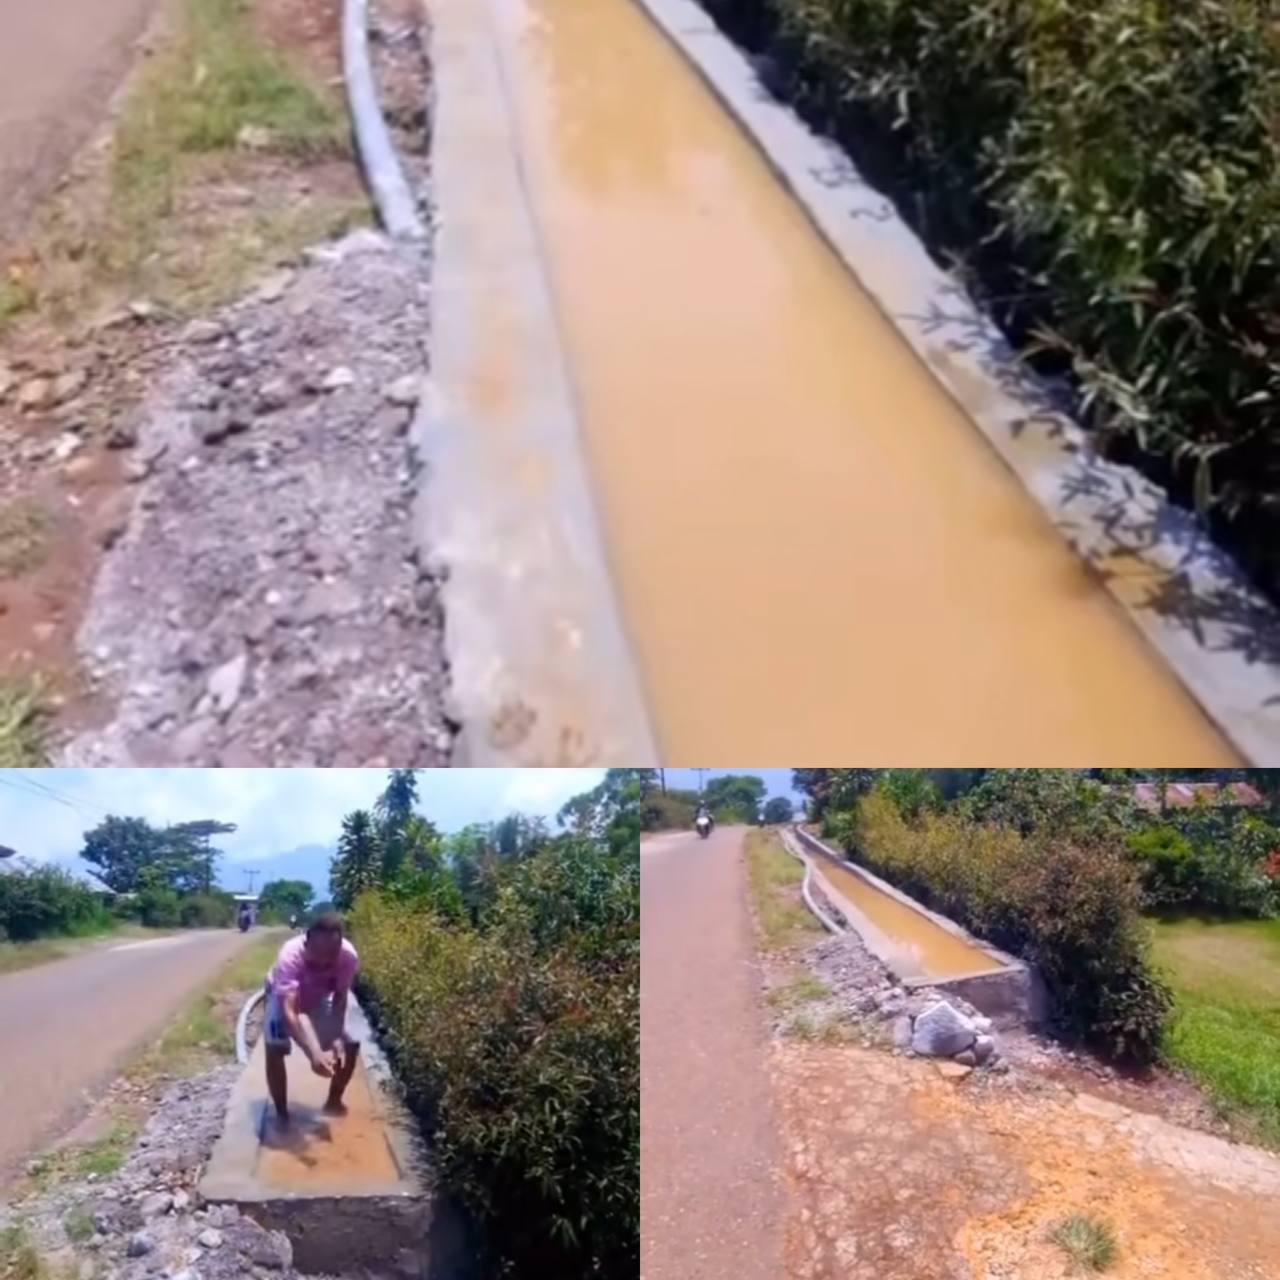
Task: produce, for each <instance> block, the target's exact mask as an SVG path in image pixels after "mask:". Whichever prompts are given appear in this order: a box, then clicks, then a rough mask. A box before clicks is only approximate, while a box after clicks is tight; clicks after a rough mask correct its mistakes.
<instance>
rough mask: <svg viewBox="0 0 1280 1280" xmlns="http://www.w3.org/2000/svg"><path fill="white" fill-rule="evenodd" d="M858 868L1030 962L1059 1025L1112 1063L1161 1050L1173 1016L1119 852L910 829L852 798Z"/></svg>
mask: <svg viewBox="0 0 1280 1280" xmlns="http://www.w3.org/2000/svg"><path fill="white" fill-rule="evenodd" d="M848 847H856V850H857V853H858V856H859V858H860V860H861V861H862V862H864V863H865V864H866V865H868V866H869V867H870V868H871V869H872V870H873V871H875V872H877V873H878V874H880V875H883V876H884V877H885V878H886V879H888V880H890V881H892V882H893V883H895V884H898V885H900V886H902V887H903V888H905V889H906V890H907V891H908V892H911V893H914V894H915V895H916V896H918V897H920V898H921V899H922V900H924V901H926V902H928V903H929V904H930V905H932V906H934V907H936V908H937V909H939V910H940V911H942V912H944V913H945V914H947V915H948V916H952V917H954V918H955V919H957V920H959V921H960V922H961V923H963V924H964V925H966V926H967V927H968V928H970V929H972V930H973V932H974V933H976V934H977V935H978V936H979V937H982V938H985V939H987V940H988V941H990V942H993V943H995V944H996V945H997V946H1000V947H1003V948H1005V949H1006V950H1008V951H1011V952H1013V953H1014V954H1016V955H1019V956H1021V957H1022V958H1023V959H1025V960H1027V961H1029V962H1030V963H1032V964H1034V965H1035V966H1036V967H1037V968H1038V969H1039V971H1040V973H1041V975H1042V976H1043V978H1044V980H1045V985H1046V987H1047V988H1048V991H1049V995H1050V998H1051V1000H1052V1012H1053V1017H1054V1020H1055V1022H1056V1024H1057V1026H1058V1027H1059V1029H1060V1030H1061V1031H1062V1032H1063V1033H1064V1034H1067V1035H1070V1036H1075V1037H1081V1038H1084V1039H1087V1040H1089V1041H1090V1042H1092V1043H1094V1044H1096V1045H1098V1046H1099V1047H1100V1048H1103V1049H1105V1050H1106V1051H1108V1052H1109V1053H1111V1054H1114V1055H1115V1056H1116V1057H1120V1058H1129V1059H1134V1060H1138V1061H1149V1060H1151V1059H1153V1058H1155V1057H1156V1056H1157V1055H1158V1053H1159V1046H1160V1041H1161V1037H1162V1035H1163V1033H1164V1027H1165V1022H1166V1020H1167V1018H1168V1014H1169V1010H1170V996H1169V992H1168V990H1167V988H1166V987H1165V986H1164V985H1163V983H1161V981H1160V980H1159V978H1157V977H1156V975H1155V973H1154V972H1153V970H1152V968H1151V966H1150V963H1149V959H1148V942H1147V937H1146V932H1145V928H1144V925H1143V922H1142V918H1141V909H1142V903H1143V896H1142V888H1141V885H1140V883H1139V878H1138V875H1137V872H1136V869H1135V867H1134V866H1133V864H1132V862H1131V861H1130V860H1129V858H1128V857H1127V856H1126V855H1125V853H1124V851H1123V849H1117V848H1114V847H1111V846H1108V845H1104V844H1100V843H1094V844H1088V843H1083V842H1079V841H1078V840H1076V839H1074V838H1072V837H1071V835H1070V834H1067V835H1060V834H1058V833H1056V832H1052V831H1048V830H1039V831H1036V832H1034V833H1032V834H1030V835H1023V834H1021V833H1020V832H1018V831H1015V830H1013V829H1011V828H1008V827H1004V826H997V825H988V824H982V823H977V822H974V821H973V820H972V819H970V818H967V817H965V816H963V815H962V814H958V813H926V814H924V815H923V816H922V817H921V818H920V819H919V820H918V821H916V822H908V821H907V820H906V819H905V818H903V816H902V814H901V813H899V811H898V809H897V807H896V805H895V804H894V803H893V801H892V800H891V799H890V797H889V796H888V795H887V794H885V792H884V791H883V790H876V791H873V792H872V793H871V794H870V795H868V796H867V797H865V798H864V799H863V800H862V801H860V802H859V805H858V809H857V812H856V828H855V837H854V840H853V841H852V842H851V843H850V846H848Z"/></svg>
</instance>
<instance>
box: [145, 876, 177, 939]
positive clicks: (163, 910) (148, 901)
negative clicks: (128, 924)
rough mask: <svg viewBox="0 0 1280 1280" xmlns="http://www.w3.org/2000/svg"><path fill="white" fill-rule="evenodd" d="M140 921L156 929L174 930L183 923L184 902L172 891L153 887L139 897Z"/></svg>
mask: <svg viewBox="0 0 1280 1280" xmlns="http://www.w3.org/2000/svg"><path fill="white" fill-rule="evenodd" d="M137 909H138V919H139V920H141V921H142V923H143V924H146V925H150V926H152V928H156V929H172V928H174V927H176V926H177V925H179V924H181V923H182V900H181V899H180V898H179V897H178V895H177V894H176V893H174V891H173V890H172V889H166V888H164V887H162V886H158V885H157V886H153V887H151V888H147V889H143V891H142V892H141V893H140V894H138V897H137Z"/></svg>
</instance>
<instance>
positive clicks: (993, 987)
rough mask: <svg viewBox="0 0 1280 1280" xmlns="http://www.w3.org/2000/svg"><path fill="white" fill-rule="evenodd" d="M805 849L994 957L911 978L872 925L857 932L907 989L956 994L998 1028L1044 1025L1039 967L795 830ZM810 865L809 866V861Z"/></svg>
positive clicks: (855, 914) (834, 893)
mask: <svg viewBox="0 0 1280 1280" xmlns="http://www.w3.org/2000/svg"><path fill="white" fill-rule="evenodd" d="M795 833H796V835H797V836H798V837H799V839H800V842H801V844H802V845H806V846H809V847H810V848H811V849H812V851H813V852H814V853H818V854H821V855H824V856H825V857H827V858H831V859H833V860H835V861H837V862H839V863H840V864H841V865H842V866H843V867H845V868H846V869H847V870H848V871H850V872H852V873H853V874H855V875H857V876H859V877H860V878H861V879H863V880H865V881H866V882H867V883H868V884H869V885H871V886H872V887H873V888H874V889H876V890H878V891H879V892H880V893H883V894H884V895H885V896H886V897H888V898H892V899H893V900H894V901H895V902H898V903H901V905H902V906H904V907H907V908H909V909H910V910H912V911H914V912H916V914H917V915H921V916H923V917H924V918H925V919H926V920H928V921H930V922H931V923H933V924H935V925H937V926H938V927H939V928H940V929H943V930H944V931H945V932H947V933H949V934H951V935H952V936H953V937H955V938H958V939H959V940H960V941H962V942H965V943H967V944H968V945H969V946H971V947H973V948H974V949H975V950H977V951H981V952H984V953H985V954H986V955H989V956H991V957H992V958H993V959H994V960H995V961H996V962H997V963H996V965H994V966H993V967H992V968H990V969H978V970H975V971H973V972H970V973H957V974H953V975H952V976H950V977H947V978H906V977H903V975H902V974H901V973H899V972H898V966H897V963H896V958H895V957H894V955H893V954H892V952H891V951H890V950H889V949H888V948H886V947H884V946H882V945H881V942H880V937H879V931H878V930H877V929H876V928H875V927H874V926H873V925H871V923H870V922H869V921H867V922H866V923H867V926H868V927H867V928H866V929H857V930H856V932H857V934H858V937H859V938H860V939H861V940H862V943H863V945H864V946H865V947H866V948H867V950H868V951H870V952H871V954H872V955H874V956H875V957H876V959H877V960H879V961H880V963H881V964H883V965H884V966H885V967H886V968H887V969H889V971H890V972H891V973H893V975H894V976H895V977H896V978H897V979H898V981H899V982H900V983H901V984H902V986H904V987H906V988H907V989H908V990H919V989H921V988H924V987H932V988H935V989H936V990H938V991H942V992H947V991H951V992H954V993H955V994H956V995H958V996H962V997H963V998H964V999H966V1000H968V1001H969V1003H970V1004H972V1005H973V1006H974V1008H976V1009H980V1010H981V1011H982V1012H983V1013H985V1014H987V1015H988V1016H989V1017H991V1018H992V1019H994V1020H995V1022H996V1024H997V1025H999V1026H1009V1025H1014V1024H1017V1025H1029V1026H1034V1025H1037V1024H1039V1023H1042V1022H1044V1021H1045V1018H1046V1016H1047V1013H1048V997H1047V992H1046V989H1045V986H1044V981H1043V979H1042V978H1041V976H1040V974H1039V972H1038V971H1037V970H1036V968H1035V966H1034V965H1031V964H1028V963H1027V962H1026V961H1025V960H1022V959H1019V957H1017V956H1014V955H1010V954H1009V953H1008V952H1007V951H1002V950H1001V949H1000V948H999V947H996V946H993V945H992V944H991V943H989V942H985V941H984V940H983V939H981V938H975V937H974V936H973V934H971V933H970V932H969V931H968V930H967V929H964V928H962V927H961V926H960V925H958V924H957V923H956V922H955V921H954V920H948V919H947V917H946V916H943V915H939V914H938V913H937V912H936V911H931V910H930V909H929V908H928V907H926V906H925V905H924V904H923V903H921V902H917V901H916V900H915V899H914V898H912V897H910V896H909V895H907V894H905V893H903V892H902V890H901V889H896V888H895V887H894V886H893V885H891V884H889V883H888V881H886V880H882V879H881V878H880V877H879V876H877V875H873V874H872V873H871V872H870V871H868V870H867V869H866V868H865V867H860V866H858V865H857V864H856V863H852V862H850V861H849V860H848V859H847V858H843V857H841V855H840V854H839V852H838V851H837V850H834V849H832V848H831V847H830V846H829V845H827V844H825V843H824V842H823V841H821V840H819V839H818V838H817V837H816V836H814V835H812V834H810V833H809V832H808V831H805V830H804V829H803V828H801V827H796V828H795ZM805 861H806V864H808V860H807V859H806V860H805ZM813 874H814V876H815V877H816V878H817V879H818V881H819V882H820V883H821V885H822V888H823V892H824V893H826V894H827V896H828V897H829V898H830V899H831V900H832V902H834V903H836V904H837V905H838V906H839V907H840V908H841V909H842V910H843V911H844V912H845V913H846V918H847V919H859V920H865V916H864V915H863V913H862V912H860V911H858V909H857V907H856V906H855V905H854V904H853V903H851V902H849V901H848V899H847V898H846V897H845V896H844V895H843V894H842V893H841V892H840V891H839V890H838V889H837V888H836V887H835V886H834V885H832V884H831V883H830V882H829V881H827V880H826V878H825V877H824V876H823V875H822V872H821V870H820V869H819V868H816V867H815V868H813Z"/></svg>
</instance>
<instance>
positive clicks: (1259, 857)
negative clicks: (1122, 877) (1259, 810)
mask: <svg viewBox="0 0 1280 1280" xmlns="http://www.w3.org/2000/svg"><path fill="white" fill-rule="evenodd" d="M1277 845H1280V831H1277V830H1276V828H1275V826H1274V825H1273V824H1272V823H1271V822H1269V821H1268V820H1267V819H1265V818H1261V817H1259V816H1258V815H1256V814H1252V813H1249V812H1247V811H1245V810H1242V809H1235V808H1230V807H1221V806H1212V805H1208V804H1198V805H1196V806H1194V807H1193V808H1191V809H1185V810H1170V811H1169V812H1167V813H1165V814H1164V815H1162V817H1161V820H1160V821H1159V822H1158V823H1157V824H1155V825H1153V826H1150V827H1148V828H1146V829H1145V830H1142V831H1138V832H1135V833H1133V834H1132V835H1130V837H1129V840H1128V847H1129V851H1130V853H1131V855H1132V856H1133V857H1134V858H1135V859H1136V861H1137V863H1138V865H1139V867H1140V868H1141V870H1142V875H1143V882H1144V886H1145V888H1146V890H1147V894H1148V897H1149V899H1150V901H1151V903H1152V904H1153V905H1154V906H1156V907H1158V908H1161V909H1163V910H1173V911H1200V912H1204V913H1206V914H1209V915H1220V916H1258V917H1261V916H1269V915H1272V914H1274V913H1275V912H1276V910H1277V908H1278V906H1280V904H1278V903H1277V900H1276V892H1275V882H1274V880H1273V879H1272V877H1271V876H1269V875H1268V874H1267V869H1266V868H1267V860H1268V858H1269V856H1270V854H1271V852H1272V850H1274V849H1275V848H1276V847H1277Z"/></svg>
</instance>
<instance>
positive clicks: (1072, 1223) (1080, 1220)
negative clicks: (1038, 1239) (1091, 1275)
mask: <svg viewBox="0 0 1280 1280" xmlns="http://www.w3.org/2000/svg"><path fill="white" fill-rule="evenodd" d="M1049 1239H1050V1240H1052V1241H1053V1242H1054V1244H1056V1245H1057V1246H1058V1248H1060V1249H1061V1250H1062V1251H1063V1253H1065V1254H1066V1255H1067V1257H1069V1258H1070V1259H1071V1261H1072V1263H1073V1264H1074V1265H1075V1267H1076V1269H1077V1271H1093V1272H1097V1271H1106V1270H1108V1269H1109V1268H1110V1267H1111V1265H1112V1264H1113V1263H1114V1262H1115V1260H1116V1257H1117V1255H1118V1253H1119V1249H1118V1248H1117V1246H1116V1234H1115V1231H1114V1229H1113V1228H1112V1227H1111V1224H1110V1223H1108V1222H1107V1221H1106V1220H1105V1219H1103V1218H1099V1217H1098V1216H1097V1215H1096V1214H1091V1213H1072V1214H1068V1215H1067V1216H1066V1217H1065V1218H1062V1219H1061V1220H1059V1221H1058V1222H1055V1223H1054V1225H1053V1226H1052V1228H1051V1229H1050V1231H1049Z"/></svg>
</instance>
